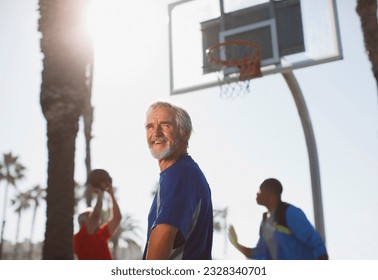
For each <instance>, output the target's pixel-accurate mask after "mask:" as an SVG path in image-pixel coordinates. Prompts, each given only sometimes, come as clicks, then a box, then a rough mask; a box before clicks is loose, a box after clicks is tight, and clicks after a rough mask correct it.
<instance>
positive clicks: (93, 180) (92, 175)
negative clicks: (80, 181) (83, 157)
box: [86, 169, 112, 188]
mask: <svg viewBox="0 0 378 280" xmlns="http://www.w3.org/2000/svg"><path fill="white" fill-rule="evenodd" d="M104 182H105V183H110V184H111V183H112V178H111V177H110V175H109V173H108V172H107V171H105V170H104V169H94V170H92V171H91V172H89V174H88V179H87V183H86V185H91V186H92V187H94V188H101V183H104Z"/></svg>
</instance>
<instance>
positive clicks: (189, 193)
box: [143, 102, 213, 260]
mask: <svg viewBox="0 0 378 280" xmlns="http://www.w3.org/2000/svg"><path fill="white" fill-rule="evenodd" d="M146 133H147V143H148V146H149V149H150V151H151V154H152V156H153V157H154V158H156V159H157V160H158V163H159V167H160V172H161V173H160V180H159V188H158V190H157V192H156V195H155V197H154V200H153V202H152V206H151V209H150V213H149V215H148V232H147V244H146V247H145V251H144V257H143V258H144V259H148V260H150V259H185V260H209V259H211V258H212V257H211V250H212V240H213V208H212V201H211V191H210V188H209V185H208V183H207V181H206V178H205V176H204V174H203V173H202V171H201V169H200V168H199V166H198V164H197V163H196V162H195V161H194V160H193V159H192V158H191V156H189V155H188V152H187V149H188V142H189V138H190V136H191V133H192V123H191V119H190V116H189V114H188V113H187V112H186V111H185V110H184V109H182V108H180V107H177V106H174V105H172V104H170V103H167V102H156V103H154V104H152V105H151V106H150V107H149V109H148V110H147V114H146Z"/></svg>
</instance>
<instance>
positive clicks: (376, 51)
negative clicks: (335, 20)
mask: <svg viewBox="0 0 378 280" xmlns="http://www.w3.org/2000/svg"><path fill="white" fill-rule="evenodd" d="M356 10H357V13H358V15H359V16H360V19H361V27H362V33H363V35H364V42H365V48H366V52H367V54H368V57H369V60H370V62H371V64H372V70H373V75H374V77H375V81H376V83H377V88H378V47H377V46H378V21H377V0H357V8H356Z"/></svg>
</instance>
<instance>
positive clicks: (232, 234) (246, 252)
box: [228, 225, 253, 259]
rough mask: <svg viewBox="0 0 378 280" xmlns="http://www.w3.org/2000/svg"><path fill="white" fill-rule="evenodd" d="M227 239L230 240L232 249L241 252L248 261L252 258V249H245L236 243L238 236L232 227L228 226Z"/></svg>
mask: <svg viewBox="0 0 378 280" xmlns="http://www.w3.org/2000/svg"><path fill="white" fill-rule="evenodd" d="M228 239H229V240H230V242H231V244H232V245H234V247H235V248H236V249H238V250H239V252H241V253H242V254H243V255H244V256H246V257H247V258H249V259H251V258H252V253H253V249H252V248H248V247H245V246H243V245H241V244H240V243H239V242H238V236H237V234H236V231H235V229H234V227H233V226H232V225H230V226H229V228H228Z"/></svg>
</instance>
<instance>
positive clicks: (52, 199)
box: [39, 0, 93, 259]
mask: <svg viewBox="0 0 378 280" xmlns="http://www.w3.org/2000/svg"><path fill="white" fill-rule="evenodd" d="M87 2H88V0H87V1H84V0H83V1H75V0H66V1H58V0H55V1H53V0H39V11H40V18H39V31H40V32H41V35H42V38H41V50H42V53H43V55H44V58H43V71H42V85H41V96H40V101H41V106H42V112H43V114H44V116H45V118H46V121H47V146H48V170H47V172H48V179H47V196H46V201H47V211H46V212H47V213H46V215H47V219H46V231H45V240H44V246H43V259H73V256H74V255H73V248H72V235H73V220H72V217H73V214H74V187H75V181H74V166H75V163H74V159H75V141H76V136H77V132H78V129H79V118H80V116H81V115H82V113H83V106H84V103H85V96H86V92H87V91H88V87H87V80H88V67H89V64H90V63H91V61H92V57H93V51H92V44H91V42H90V40H89V37H88V35H87V33H86V32H85V29H84V24H83V19H84V17H83V12H84V10H85V7H86V5H87Z"/></svg>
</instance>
